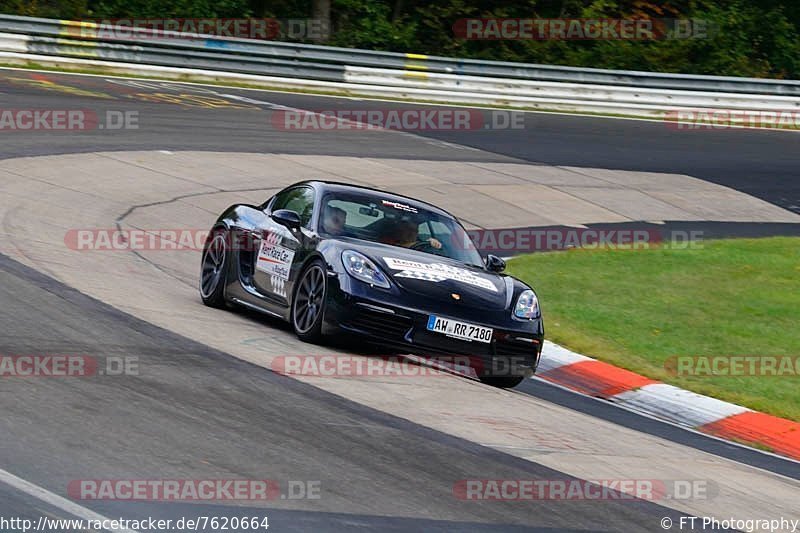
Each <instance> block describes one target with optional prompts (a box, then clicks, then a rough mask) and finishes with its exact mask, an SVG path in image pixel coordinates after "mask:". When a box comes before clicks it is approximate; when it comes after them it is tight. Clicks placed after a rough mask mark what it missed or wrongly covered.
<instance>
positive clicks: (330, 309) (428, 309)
mask: <svg viewBox="0 0 800 533" xmlns="http://www.w3.org/2000/svg"><path fill="white" fill-rule="evenodd" d="M504 269H505V262H504V261H503V260H502V259H500V258H498V257H495V256H492V255H489V256H487V257H486V259H485V260H484V259H482V258H481V256H480V254H479V253H478V251H477V250H476V249H475V247H474V244H473V243H472V241H471V240H470V238H469V236H468V235H467V233H466V231H465V230H464V229H463V228H462V226H461V225H460V224H459V222H458V221H457V220H456V219H455V217H453V216H452V215H450V214H449V213H447V212H445V211H443V210H441V209H439V208H436V207H434V206H431V205H428V204H425V203H423V202H419V201H417V200H412V199H410V198H405V197H402V196H397V195H394V194H390V193H386V192H383V191H379V190H374V189H368V188H363V187H356V186H352V185H346V184H340V183H329V182H321V181H309V182H302V183H297V184H295V185H292V186H290V187H287V188H286V189H284V190H282V191H281V192H279V193H278V194H276V195H275V196H273V197H272V198H270V199H269V200H267V201H266V202H264V203H263V204H261V205H259V206H254V205H245V204H237V205H233V206H231V207H229V208H228V209H226V210H225V212H224V213H222V215H221V216H220V217H219V219H218V220H217V222H216V223H215V224H214V227H213V228H212V231H211V233H210V234H209V237H208V239H207V241H206V244H205V247H204V250H203V257H202V273H201V278H200V294H201V296H202V299H203V303H205V304H206V305H209V306H212V307H225V306H226V305H228V304H238V305H241V306H244V307H248V308H251V309H255V310H258V311H261V312H264V313H267V314H270V315H274V316H278V317H280V318H282V319H284V320H286V321H289V322H290V323H291V324H292V326H293V327H294V330H295V332H296V333H297V336H298V337H299V338H300V339H302V340H304V341H308V342H317V341H319V340H321V339H322V338H323V337H324V336H326V335H336V334H341V333H342V332H346V333H356V334H358V335H363V336H364V337H366V338H368V340H370V341H374V342H376V343H379V344H380V345H382V346H386V347H391V348H392V349H395V350H398V351H402V352H403V353H410V354H416V355H421V356H424V357H434V358H435V357H443V356H444V357H446V356H468V357H469V358H470V360H471V361H472V363H473V365H472V366H473V368H474V369H475V371H476V372H477V375H478V376H479V377H480V379H481V380H482V381H484V382H486V383H490V384H492V385H495V386H499V387H513V386H516V385H517V384H518V383H519V382H520V381H522V379H523V378H524V377H525V376H526V375H530V374H532V373H533V372H534V371H535V370H536V366H537V364H538V362H539V356H540V354H541V349H542V342H543V338H544V326H543V323H542V317H541V313H540V310H539V302H538V299H537V297H536V294H535V293H534V291H533V290H532V289H531V288H530V287H528V286H527V285H526V284H524V283H522V282H521V281H519V280H518V279H515V278H513V277H511V276H508V275H505V274H501V272H502V271H503V270H504Z"/></svg>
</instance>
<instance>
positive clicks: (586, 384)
mask: <svg viewBox="0 0 800 533" xmlns="http://www.w3.org/2000/svg"><path fill="white" fill-rule="evenodd" d="M539 377H541V378H543V379H546V380H548V381H552V382H554V383H558V384H559V385H562V386H565V387H568V388H570V389H574V390H577V391H579V392H582V393H584V394H589V395H591V396H600V397H601V398H608V397H611V396H615V395H617V394H619V393H621V392H625V391H628V390H632V389H637V388H639V387H643V386H645V385H649V384H651V383H657V381H654V380H652V379H650V378H646V377H644V376H640V375H639V374H636V373H634V372H630V371H628V370H625V369H622V368H619V367H616V366H613V365H609V364H608V363H603V362H601V361H583V362H580V363H575V364H572V365H565V366H561V367H558V368H556V369H553V370H550V371H548V372H544V373H542V374H540V375H539Z"/></svg>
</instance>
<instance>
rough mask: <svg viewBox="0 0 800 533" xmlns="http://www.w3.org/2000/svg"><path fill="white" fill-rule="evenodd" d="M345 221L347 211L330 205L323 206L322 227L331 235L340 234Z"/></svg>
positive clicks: (342, 231)
mask: <svg viewBox="0 0 800 533" xmlns="http://www.w3.org/2000/svg"><path fill="white" fill-rule="evenodd" d="M346 221H347V211H345V210H344V209H341V208H339V207H333V206H331V205H328V206H325V211H324V213H323V215H322V229H324V230H325V231H326V232H327V233H329V234H331V235H342V234H343V233H344V224H345V222H346Z"/></svg>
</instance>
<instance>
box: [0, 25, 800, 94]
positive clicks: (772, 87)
mask: <svg viewBox="0 0 800 533" xmlns="http://www.w3.org/2000/svg"><path fill="white" fill-rule="evenodd" d="M110 28H111V27H109V26H98V25H95V24H92V23H81V22H70V21H60V20H52V19H41V18H29V17H18V16H13V15H0V31H2V32H6V33H19V34H25V35H29V36H44V37H57V38H70V39H76V40H83V41H89V42H97V40H96V39H95V37H93V36H96V35H97V30H98V29H99V30H100V31H101V32H102V31H104V30H108V29H110ZM125 29H126V30H130V32H131V34H132V35H133V34H135V35H136V37H135V38H132V39H121V38H113V39H112V40H108V39H105V38H104V40H106V41H107V42H111V43H116V44H121V45H133V46H137V45H138V46H142V47H144V46H146V47H147V48H151V47H153V48H154V50H155V51H156V53H160V54H167V53H168V51H169V50H173V51H177V50H182V51H192V53H193V54H194V53H195V51H196V50H197V48H198V47H200V48H203V49H206V50H207V51H210V50H214V51H217V52H221V53H226V54H231V55H243V54H246V55H248V56H251V57H253V58H255V57H261V58H265V59H274V60H277V59H280V60H283V61H289V62H295V63H298V64H299V63H302V64H303V65H307V67H308V68H309V69H310V70H315V69H320V68H321V67H320V66H319V65H320V64H327V65H339V66H340V67H343V66H345V65H350V66H362V67H375V68H384V69H386V68H388V69H400V70H411V71H418V72H432V73H443V74H459V75H469V76H484V77H494V78H512V79H520V80H532V81H552V82H568V83H581V84H596V85H610V86H629V87H640V88H652V89H670V90H684V91H713V92H728V93H748V94H770V95H785V96H800V81H796V80H772V79H758V78H736V77H724V76H699V75H686V74H670V73H655V72H639V71H626V70H601V69H592V68H577V67H566V66H553V65H536V64H527V63H510V62H500V61H481V60H475V59H455V58H447V57H438V56H427V55H421V54H401V53H393V52H376V51H370V50H358V49H351V48H336V47H327V46H317V45H309V44H294V43H284V42H276V41H259V40H252V39H239V38H233V37H215V36H198V37H197V39H196V40H194V41H193V43H194V44H192V43H190V42H187V39H185V38H170V37H166V36H164V35H160V36H159V35H158V32H155V31H153V30H147V29H141V28H138V29H134V28H125ZM109 33H110V32H109ZM148 36H152V37H154V38H153V39H149V40H147V41H146V45H145V40H144V39H145V38H146V37H148ZM156 37H157V38H156ZM39 48H40V50H41V49H42V48H43V47H41V46H40V47H39ZM174 53H175V52H173V55H174ZM215 59H218V58H217V57H215ZM275 65H279V64H278V63H275ZM283 67H289V65H287V64H283ZM284 72H286V74H283V73H281V75H291V72H292V71H291V69H289V70H284ZM319 72H322V71H321V70H319ZM327 72H330V70H328V71H327ZM311 74H314V72H311ZM316 79H330V78H329V76H327V75H325V76H322V77H319V78H316Z"/></svg>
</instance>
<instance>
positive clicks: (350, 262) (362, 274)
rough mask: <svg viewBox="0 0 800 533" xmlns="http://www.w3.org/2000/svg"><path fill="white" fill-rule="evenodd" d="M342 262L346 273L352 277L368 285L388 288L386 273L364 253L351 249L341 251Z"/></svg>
mask: <svg viewBox="0 0 800 533" xmlns="http://www.w3.org/2000/svg"><path fill="white" fill-rule="evenodd" d="M342 263H344V269H345V270H346V271H347V273H348V274H350V275H351V276H353V277H354V278H356V279H358V280H361V281H363V282H365V283H369V284H370V285H375V286H377V287H382V288H384V289H388V288H389V280H388V279H387V278H386V275H385V274H384V273H383V272H381V271H380V269H379V268H378V267H377V266H376V265H375V263H373V262H372V261H370V260H369V259H367V258H366V257H365V256H364V255H362V254H360V253H358V252H354V251H353V250H345V251H344V252H342Z"/></svg>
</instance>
